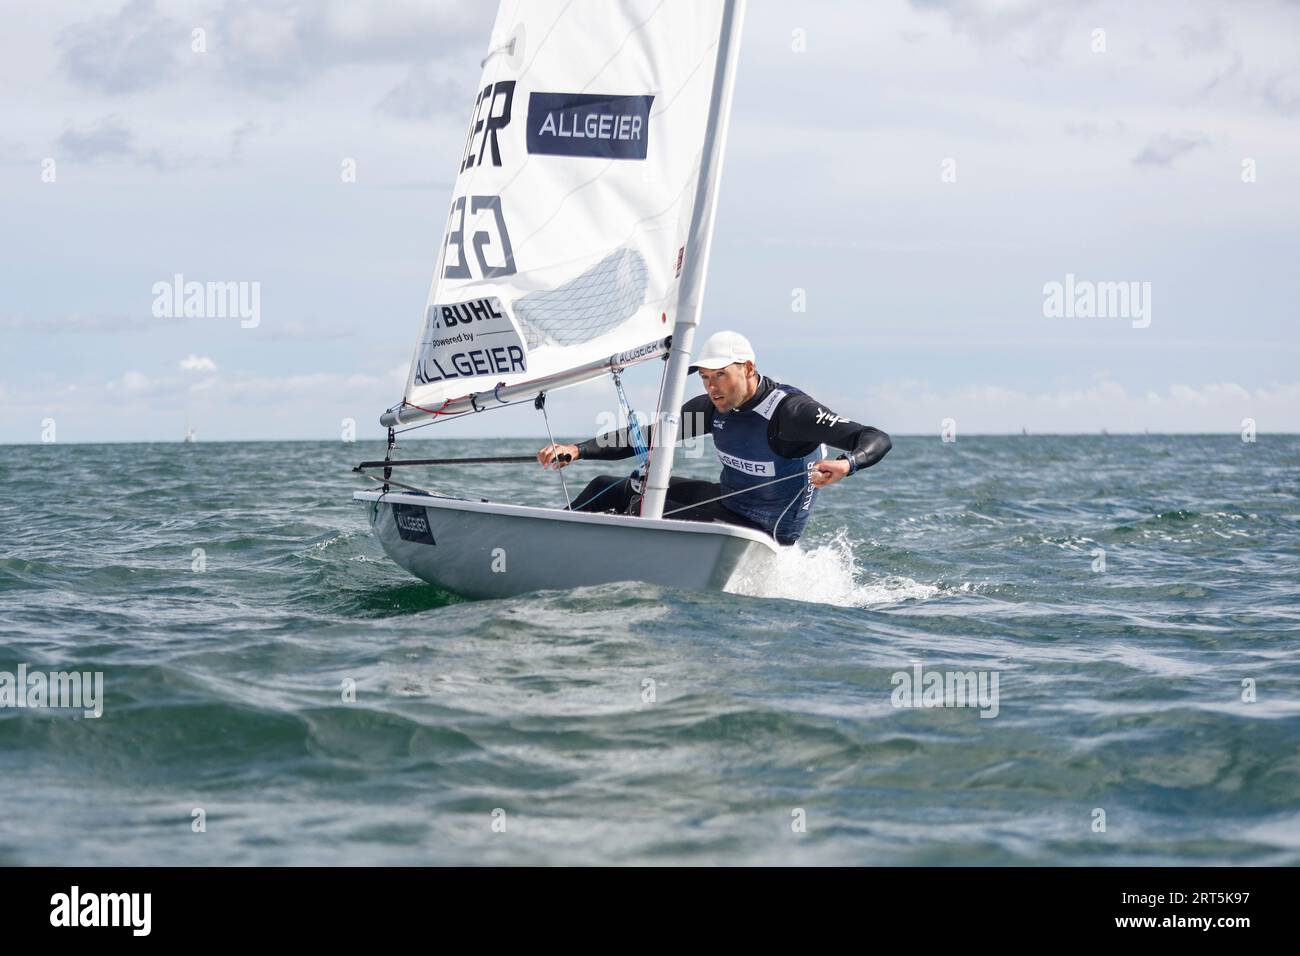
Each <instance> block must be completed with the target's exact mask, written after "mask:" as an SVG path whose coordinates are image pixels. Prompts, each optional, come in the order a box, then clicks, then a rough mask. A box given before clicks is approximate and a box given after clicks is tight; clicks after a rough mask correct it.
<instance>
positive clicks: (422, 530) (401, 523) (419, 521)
mask: <svg viewBox="0 0 1300 956" xmlns="http://www.w3.org/2000/svg"><path fill="white" fill-rule="evenodd" d="M393 523H394V524H396V525H397V533H398V534H399V535H401V537H402V540H403V541H415V542H418V543H419V544H437V543H438V542H437V541H434V540H433V529H432V528H430V527H429V513H428V510H427V509H425V508H421V507H420V506H419V505H401V504H394V505H393Z"/></svg>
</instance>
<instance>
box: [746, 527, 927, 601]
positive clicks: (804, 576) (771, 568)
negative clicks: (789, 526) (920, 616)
mask: <svg viewBox="0 0 1300 956" xmlns="http://www.w3.org/2000/svg"><path fill="white" fill-rule="evenodd" d="M726 590H727V591H729V592H730V593H732V594H744V595H748V596H750V597H765V598H785V599H787V600H791V601H807V602H809V603H813V604H833V605H837V606H839V607H871V606H874V605H880V604H894V603H896V602H898V601H905V600H925V599H927V598H931V597H933V596H934V595H936V594H938V593H939V588H938V586H937V585H933V584H922V583H920V582H919V581H914V580H912V579H911V578H907V577H902V576H900V575H887V576H884V577H879V578H871V577H870V576H869V575H868V573H867V572H866V571H864V570H863V569H862V568H860V567H859V566H858V557H857V554H856V553H855V550H854V542H853V540H852V539H851V538H850V537H849V534H848V530H847V529H845V528H840V529H839V530H838V531H836V532H835V536H834V537H832V538H831V539H830V540H829V541H826V542H823V543H822V544H818V545H813V546H810V547H805V546H803V545H801V544H796V545H794V546H793V547H790V548H782V549H781V550H780V551H779V552H778V553H777V554H764V555H761V556H759V557H758V558H757V559H755V560H754V561H753V562H752V563H749V564H745V565H742V566H741V567H740V568H739V569H737V571H736V573H735V574H733V575H732V577H731V580H730V581H728V582H727V587H726Z"/></svg>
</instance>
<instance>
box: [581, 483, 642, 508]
mask: <svg viewBox="0 0 1300 956" xmlns="http://www.w3.org/2000/svg"><path fill="white" fill-rule="evenodd" d="M627 480H628V479H626V478H620V479H619V480H618V481H611V482H610V483H609V484H608V485H606V486H605V487H604V488H601V489H600V491H598V492H596V493H595V494H594V495H592V496H591V497H590V498H588V499H587V500H586V501H584V502H583V503H582V504H580V505H578V506H577V507H576V508H575V507H572V506H570V507H569V510H570V511H582V510H584V509H586V507H587V505H589V504H591V503H592V502H593V501H595V500H596V499H597V498H599V497H600V496H601V495H603V494H604V493H605V492H607V491H609V490H610V489H612V488H617V487H618V486H619V485H622V484H625V483H626V482H627Z"/></svg>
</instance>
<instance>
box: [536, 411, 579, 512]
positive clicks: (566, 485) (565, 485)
mask: <svg viewBox="0 0 1300 956" xmlns="http://www.w3.org/2000/svg"><path fill="white" fill-rule="evenodd" d="M536 404H537V408H538V409H540V410H541V413H542V421H544V422H546V437H547V439H548V440H549V441H550V443H551V444H552V445H554V444H555V436H554V435H552V434H551V419H550V417H549V416H548V415H547V414H546V393H545V392H539V393H538V395H537V402H536ZM555 470H556V471H558V472H559V473H560V487H562V488H563V489H564V504H565V507H567V508H569V509H570V510H572V509H573V499H572V498H570V497H569V483H568V482H567V481H566V480H565V478H564V469H563V468H557V469H555Z"/></svg>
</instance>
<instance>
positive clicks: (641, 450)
mask: <svg viewBox="0 0 1300 956" xmlns="http://www.w3.org/2000/svg"><path fill="white" fill-rule="evenodd" d="M610 374H611V375H613V376H614V388H615V389H616V390H617V391H618V403H619V405H620V407H621V408H622V410H623V413H624V414H625V415H626V416H627V441H628V444H629V445H631V446H632V450H633V451H634V452H636V456H637V457H638V458H640V459H641V464H643V465H644V464H645V462H646V459H647V458H648V457H649V455H650V449H649V448H647V447H646V440H645V436H644V435H643V434H642V433H641V422H640V421H639V420H638V419H637V417H636V412H635V411H633V410H632V403H631V402H629V401H628V400H627V393H626V392H624V391H623V377H622V376H621V375H620V374H619V373H618V372H617V371H613V370H611V371H610Z"/></svg>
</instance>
